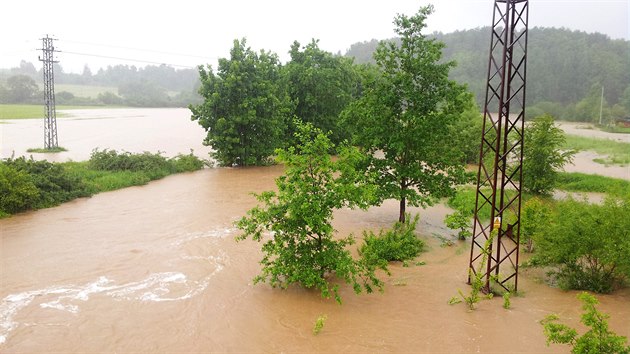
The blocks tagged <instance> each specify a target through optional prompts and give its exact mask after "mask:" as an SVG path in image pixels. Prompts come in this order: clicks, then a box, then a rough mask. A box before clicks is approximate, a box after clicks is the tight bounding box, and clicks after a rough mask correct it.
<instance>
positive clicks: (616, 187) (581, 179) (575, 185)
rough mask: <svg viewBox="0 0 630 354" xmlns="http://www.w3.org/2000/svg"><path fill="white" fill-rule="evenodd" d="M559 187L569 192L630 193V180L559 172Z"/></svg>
mask: <svg viewBox="0 0 630 354" xmlns="http://www.w3.org/2000/svg"><path fill="white" fill-rule="evenodd" d="M557 189H560V190H563V191H567V192H580V193H589V192H593V193H608V194H613V195H630V181H626V180H623V179H618V178H612V177H605V176H600V175H589V174H585V173H579V172H571V173H568V172H562V173H560V174H558V181H557Z"/></svg>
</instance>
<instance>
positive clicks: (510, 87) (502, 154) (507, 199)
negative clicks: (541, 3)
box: [468, 0, 529, 291]
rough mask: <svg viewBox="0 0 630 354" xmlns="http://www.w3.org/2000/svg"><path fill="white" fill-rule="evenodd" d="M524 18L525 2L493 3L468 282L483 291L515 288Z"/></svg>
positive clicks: (518, 231) (513, 0)
mask: <svg viewBox="0 0 630 354" xmlns="http://www.w3.org/2000/svg"><path fill="white" fill-rule="evenodd" d="M528 13H529V3H528V1H527V0H495V2H494V15H493V19H492V35H491V40H490V57H489V60H488V80H487V85H486V96H485V104H484V112H483V114H484V123H483V131H482V137H481V147H480V152H479V170H478V173H477V196H476V202H475V216H474V226H473V238H472V244H471V249H470V263H469V277H468V282H469V283H470V282H471V277H473V276H480V275H481V276H482V279H483V280H484V282H485V283H484V290H485V291H490V281H491V280H492V281H493V282H495V283H496V284H497V285H498V286H500V287H502V288H503V289H505V290H507V291H516V290H517V287H518V252H519V242H520V233H521V187H522V180H523V140H524V139H523V137H524V122H525V83H526V67H527V32H528V30H527V21H528ZM483 214H489V215H490V220H489V221H487V220H485V219H484V218H483V216H482V215H483ZM494 230H496V232H497V235H496V236H495V237H494V238H493V242H487V240H488V239H490V238H491V233H492V232H493V231H494ZM486 243H488V245H487V249H486V247H485V245H486ZM484 255H485V257H487V262H486V263H485V266H484V267H483V268H484V269H480V265H481V263H482V259H483V258H484Z"/></svg>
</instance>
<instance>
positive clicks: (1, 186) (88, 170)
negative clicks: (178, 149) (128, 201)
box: [0, 149, 204, 216]
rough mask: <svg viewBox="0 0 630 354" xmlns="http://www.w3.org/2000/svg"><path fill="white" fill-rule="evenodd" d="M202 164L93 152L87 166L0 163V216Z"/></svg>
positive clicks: (25, 161) (186, 158)
mask: <svg viewBox="0 0 630 354" xmlns="http://www.w3.org/2000/svg"><path fill="white" fill-rule="evenodd" d="M203 165H204V161H202V160H201V159H199V158H198V157H196V156H194V155H193V154H192V152H191V154H189V155H178V156H176V157H174V158H170V159H167V158H165V157H163V156H161V155H160V154H159V153H158V154H152V153H148V152H145V153H142V154H132V153H129V152H123V153H118V152H116V151H115V150H103V151H99V150H98V149H97V150H94V151H93V152H92V156H91V158H90V160H89V161H87V162H66V163H52V162H48V161H35V160H34V159H33V158H30V159H27V158H25V157H19V158H15V159H14V158H10V159H7V160H4V161H1V162H0V216H7V215H11V214H15V213H19V212H22V211H26V210H31V209H42V208H48V207H52V206H55V205H59V204H61V203H64V202H67V201H70V200H73V199H76V198H80V197H88V196H90V195H92V194H94V193H98V192H101V191H106V190H113V189H118V188H123V187H128V186H132V185H142V184H146V183H147V182H149V181H151V180H155V179H159V178H162V177H165V176H167V175H170V174H173V173H178V172H186V171H195V170H199V169H201V168H203Z"/></svg>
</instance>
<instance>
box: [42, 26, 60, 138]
mask: <svg viewBox="0 0 630 354" xmlns="http://www.w3.org/2000/svg"><path fill="white" fill-rule="evenodd" d="M41 40H42V56H43V57H39V60H40V61H41V62H43V63H44V68H43V70H42V71H43V72H44V105H45V108H44V109H45V116H44V148H45V149H52V148H56V147H58V146H59V143H58V140H57V111H56V108H55V74H54V64H55V63H58V61H55V58H54V55H55V46H54V45H53V41H54V40H56V39H54V38H50V37H48V35H46V37H44V38H41Z"/></svg>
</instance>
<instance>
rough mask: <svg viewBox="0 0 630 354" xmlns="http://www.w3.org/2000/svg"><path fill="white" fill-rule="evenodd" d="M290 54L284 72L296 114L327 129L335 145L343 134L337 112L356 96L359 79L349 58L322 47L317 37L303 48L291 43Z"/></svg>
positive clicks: (344, 135)
mask: <svg viewBox="0 0 630 354" xmlns="http://www.w3.org/2000/svg"><path fill="white" fill-rule="evenodd" d="M289 54H290V55H291V61H290V62H288V63H287V64H286V65H285V66H284V67H283V71H284V73H285V77H286V79H287V83H288V89H289V94H290V96H291V100H292V101H293V104H294V106H295V109H294V114H295V116H297V117H299V118H300V120H302V121H303V122H306V123H312V124H313V125H314V126H315V127H317V128H319V129H321V130H322V131H324V132H328V131H330V132H331V133H332V134H331V140H332V141H333V143H335V144H338V143H339V142H341V141H342V140H343V138H345V137H346V134H345V133H344V131H343V130H341V129H340V128H339V126H338V120H339V114H340V113H341V111H343V109H344V108H345V107H346V106H347V105H348V104H349V103H350V102H351V101H352V100H353V99H354V97H355V96H356V90H357V82H358V80H359V77H358V75H357V73H356V72H355V70H354V67H353V64H352V59H350V58H344V57H340V56H334V55H332V54H331V53H329V52H325V51H323V50H321V49H320V48H319V46H318V41H316V40H313V41H312V42H311V43H309V44H308V45H306V46H304V47H302V48H300V43H298V42H297V41H296V42H293V45H291V50H290V51H289ZM292 131H293V129H291V131H290V132H289V135H292Z"/></svg>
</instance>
